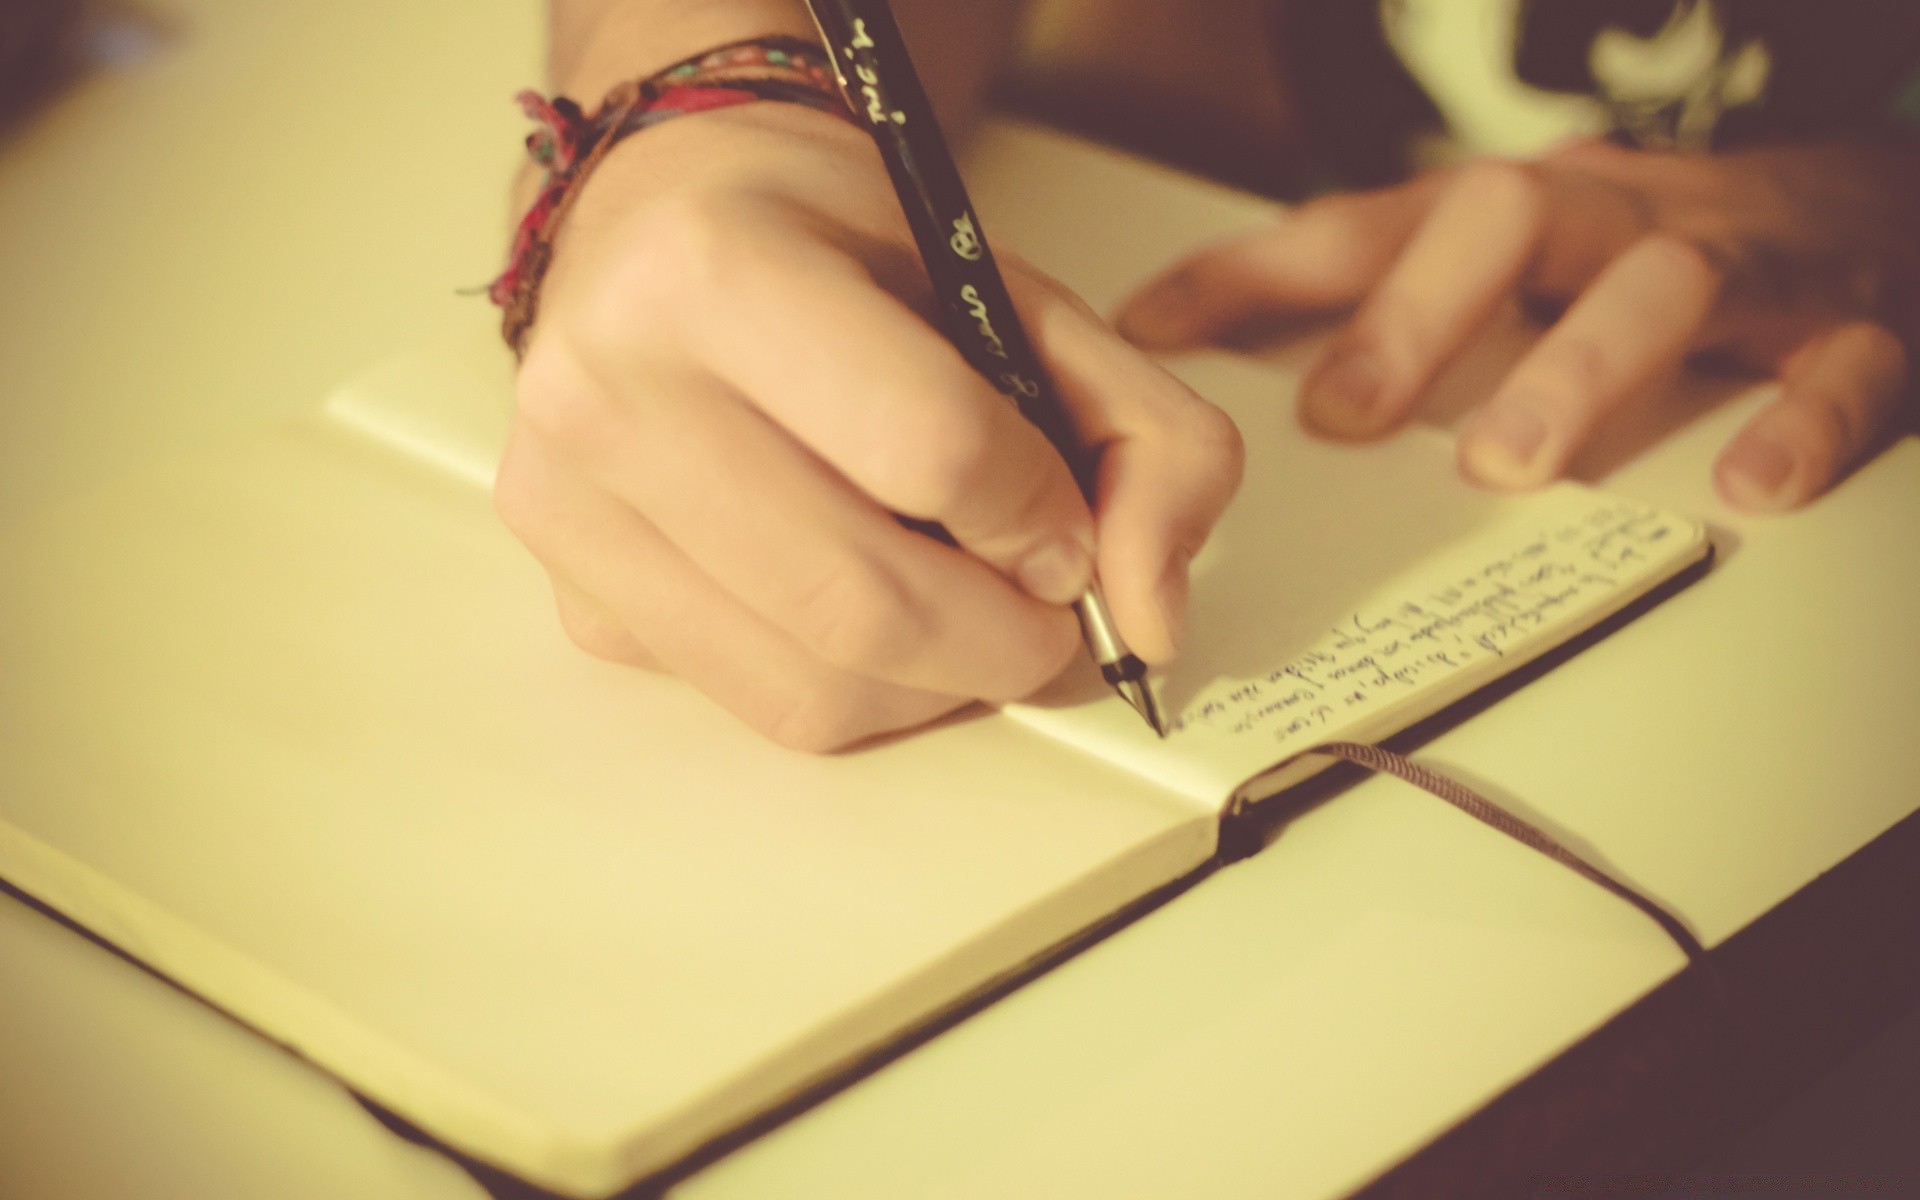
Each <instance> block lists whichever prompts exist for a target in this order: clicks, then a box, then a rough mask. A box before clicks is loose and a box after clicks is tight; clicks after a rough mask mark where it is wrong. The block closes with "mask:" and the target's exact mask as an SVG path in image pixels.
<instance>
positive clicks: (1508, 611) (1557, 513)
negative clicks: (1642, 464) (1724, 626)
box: [1009, 360, 1704, 806]
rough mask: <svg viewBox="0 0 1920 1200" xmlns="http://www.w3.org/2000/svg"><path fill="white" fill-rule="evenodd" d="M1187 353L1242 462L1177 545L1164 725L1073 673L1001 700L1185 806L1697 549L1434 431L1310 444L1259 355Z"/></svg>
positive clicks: (1647, 518)
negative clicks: (1214, 504)
mask: <svg viewBox="0 0 1920 1200" xmlns="http://www.w3.org/2000/svg"><path fill="white" fill-rule="evenodd" d="M1184 369H1185V371H1186V373H1187V375H1188V377H1189V381H1190V382H1192V383H1193V384H1194V385H1195V387H1196V388H1197V389H1198V390H1200V391H1201V392H1202V394H1204V395H1206V396H1208V397H1209V398H1210V399H1212V400H1213V401H1214V402H1215V403H1218V404H1221V405H1222V406H1224V407H1226V408H1227V409H1228V410H1229V411H1230V412H1231V413H1233V415H1234V417H1235V419H1236V420H1237V421H1238V423H1239V424H1240V426H1241V429H1242V432H1243V434H1244V435H1245V437H1246V440H1247V460H1248V465H1247V483H1246V485H1245V487H1244V488H1243V491H1242V494H1241V495H1240V496H1239V497H1238V499H1237V500H1236V501H1235V503H1234V505H1233V507H1232V509H1231V510H1230V511H1229V512H1228V514H1227V516H1226V517H1225V519H1224V520H1223V521H1222V522H1221V524H1220V527H1219V528H1218V530H1217V531H1216V533H1215V535H1214V538H1213V540H1212V542H1211V543H1210V544H1209V546H1208V548H1207V550H1206V551H1205V552H1204V553H1203V554H1202V555H1201V557H1200V559H1199V560H1198V561H1197V562H1196V564H1195V572H1194V595H1193V602H1192V610H1191V617H1190V636H1189V642H1188V645H1187V646H1186V648H1185V649H1184V651H1183V654H1182V656H1181V658H1180V660H1179V662H1178V663H1177V664H1176V665H1175V666H1174V668H1173V669H1172V671H1171V672H1170V673H1169V674H1168V675H1167V676H1166V677H1165V678H1164V679H1163V680H1162V681H1161V683H1160V694H1161V698H1162V700H1163V702H1164V703H1165V704H1166V706H1167V707H1168V709H1169V711H1170V712H1171V713H1172V714H1173V721H1172V725H1173V730H1172V732H1171V734H1170V736H1169V737H1168V738H1167V739H1165V740H1164V741H1162V740H1159V739H1156V738H1155V737H1154V736H1153V735H1152V733H1151V732H1150V731H1148V730H1147V729H1146V728H1145V727H1144V726H1143V725H1142V723H1141V722H1140V719H1139V717H1138V716H1137V715H1136V714H1135V713H1134V712H1133V711H1132V710H1131V709H1130V708H1128V707H1127V706H1126V705H1125V704H1123V703H1121V702H1120V701H1119V700H1117V699H1116V698H1114V697H1112V696H1111V695H1110V694H1108V693H1107V691H1106V689H1105V688H1104V687H1102V686H1101V685H1100V683H1099V682H1098V680H1097V679H1095V678H1093V677H1092V673H1091V671H1090V670H1084V671H1080V672H1076V673H1075V674H1073V675H1072V676H1070V677H1069V678H1067V679H1064V680H1062V681H1061V682H1060V683H1059V684H1057V685H1056V686H1055V687H1053V688H1051V689H1049V691H1048V692H1047V693H1045V694H1044V695H1042V696H1040V697H1038V698H1036V700H1035V701H1034V702H1033V703H1030V704H1023V705H1017V706H1014V707H1013V708H1012V709H1010V710H1009V711H1011V712H1012V713H1013V715H1014V716H1016V717H1017V718H1018V719H1019V720H1021V721H1023V722H1026V723H1028V724H1030V725H1032V726H1033V727H1035V728H1037V729H1041V730H1043V731H1045V732H1047V733H1048V734H1049V735H1050V736H1054V737H1058V738H1061V739H1062V740H1065V741H1070V742H1072V743H1074V744H1076V745H1079V746H1081V747H1083V748H1085V749H1087V750H1090V751H1091V752H1093V753H1095V754H1097V755H1099V756H1100V757H1102V758H1105V759H1108V760H1110V761H1113V762H1117V763H1120V764H1121V765H1123V766H1125V767H1127V768H1128V769H1129V770H1132V771H1135V772H1138V773H1140V774H1142V775H1145V776H1148V777H1150V778H1153V779H1157V780H1160V781H1161V782H1163V783H1165V784H1167V785H1168V786H1169V787H1171V788H1173V789H1175V790H1177V791H1179V792H1180V793H1181V794H1183V795H1185V796H1188V797H1190V798H1191V799H1192V800H1193V801H1195V802H1196V803H1198V804H1201V805H1205V806H1217V805H1218V804H1219V803H1220V802H1221V801H1223V800H1224V799H1226V798H1227V796H1228V795H1229V794H1230V793H1232V792H1233V791H1234V789H1235V788H1236V787H1238V786H1239V785H1240V784H1242V783H1244V782H1245V781H1247V780H1249V779H1250V778H1252V777H1253V776H1255V775H1257V774H1259V773H1261V772H1263V771H1264V770H1266V769H1267V768H1268V767H1270V766H1273V765H1274V764H1276V763H1279V762H1281V761H1283V760H1285V759H1288V758H1290V757H1292V756H1293V755H1296V754H1299V753H1300V752H1301V751H1302V750H1305V749H1307V748H1309V747H1311V746H1313V745H1314V744H1316V743H1319V742H1325V741H1332V740H1339V739H1345V738H1359V739H1372V738H1377V737H1381V736H1385V735H1386V734H1389V733H1391V732H1393V731H1394V730H1397V729H1399V728H1401V727H1403V726H1405V725H1407V724H1410V723H1411V722H1413V721H1415V720H1418V719H1419V718H1420V717H1422V716H1425V715H1428V714H1430V713H1432V712H1434V711H1437V710H1438V709H1439V708H1441V707H1444V705H1445V704H1447V703H1450V702H1452V701H1453V700H1455V699H1458V698H1460V697H1461V696H1463V695H1465V694H1467V693H1468V692H1471V691H1472V690H1473V689H1474V688H1476V687H1478V686H1480V685H1482V684H1484V683H1486V682H1488V681H1490V680H1492V679H1493V678H1496V677H1498V676H1499V675H1501V674H1504V673H1505V672H1506V671H1508V670H1511V669H1514V668H1515V667H1517V666H1519V665H1520V664H1522V663H1524V662H1526V661H1528V660H1529V659H1531V658H1533V657H1535V656H1537V655H1538V654H1539V653H1541V652H1543V651H1544V650H1546V649H1550V648H1551V647H1553V646H1555V645H1558V644H1559V643H1561V642H1563V641H1565V640H1566V639H1567V638H1568V637H1571V636H1573V635H1574V634H1576V633H1578V632H1580V631H1581V630H1582V629H1584V628H1586V627H1587V626H1589V625H1591V624H1593V623H1594V622H1595V621H1597V620H1598V619H1600V618H1602V617H1604V616H1606V615H1608V614H1610V613H1611V612H1613V611H1615V610H1616V609H1618V608H1619V607H1621V606H1622V605H1623V604H1625V603H1628V602H1630V601H1631V600H1632V599H1634V598H1635V597H1637V596H1639V595H1641V594H1642V593H1644V592H1645V591H1646V590H1647V589H1648V588H1650V587H1651V586H1653V585H1654V584H1656V583H1658V582H1659V581H1661V580H1663V579H1665V578H1667V577H1668V576H1670V575H1672V574H1673V573H1674V572H1675V571H1676V570H1678V569H1679V568H1680V567H1682V566H1684V565H1685V564H1687V563H1689V562H1692V561H1694V560H1695V559H1697V558H1698V557H1700V555H1701V553H1702V551H1703V549H1704V541H1703V539H1704V532H1703V530H1702V529H1701V528H1700V526H1699V525H1697V524H1695V523H1693V522H1690V521H1686V520H1684V519H1682V518H1679V517H1676V516H1673V515H1671V514H1668V513H1663V512H1661V511H1659V510H1657V509H1654V508H1652V507H1649V506H1647V505H1643V504H1638V503H1635V502H1632V501H1629V500H1624V499H1621V498H1617V497H1611V496H1608V495H1605V494H1602V493H1599V492H1595V491H1593V490H1591V489H1588V488H1584V487H1581V486H1578V485H1575V484H1559V485H1556V486H1554V487H1552V488H1549V489H1547V490H1545V491H1543V492H1539V493H1536V494H1532V495H1526V496H1516V497H1505V496H1495V495H1492V494H1490V493H1487V492H1483V491H1480V490H1478V489H1475V488H1472V487H1470V486H1468V485H1467V484H1465V483H1463V482H1462V481H1461V480H1460V479H1459V477H1458V474H1457V472H1456V470H1455V467H1454V465H1453V455H1452V451H1451V445H1450V441H1449V440H1448V439H1446V438H1443V437H1441V436H1440V435H1438V434H1433V433H1431V432H1428V431H1424V430H1410V431H1407V432H1405V433H1402V434H1401V435H1400V436H1399V437H1398V438H1396V439H1394V440H1391V441H1389V442H1386V443H1384V444H1381V445H1378V446H1372V447H1339V446H1332V445H1328V444H1325V443H1321V442H1316V441H1313V440H1311V439H1309V438H1307V437H1306V436H1305V435H1304V434H1302V433H1300V432H1299V430H1298V429H1297V427H1296V426H1295V425H1294V422H1293V419H1292V416H1291V413H1290V412H1289V411H1288V404H1289V403H1290V401H1289V400H1288V399H1287V398H1284V397H1282V396H1281V395H1279V394H1277V393H1278V389H1277V388H1276V387H1275V377H1274V376H1273V375H1272V374H1271V373H1270V372H1267V371H1263V370H1260V369H1258V368H1256V367H1253V366H1251V365H1247V364H1242V363H1235V362H1230V361H1226V360H1210V361H1197V362H1195V363H1192V364H1189V365H1188V366H1187V367H1185V368H1184ZM1314 761H1315V762H1322V761H1324V760H1314ZM1301 773H1302V772H1301V771H1299V770H1296V771H1294V772H1293V773H1292V774H1291V775H1290V776H1289V777H1288V778H1287V779H1285V780H1282V781H1281V782H1289V781H1291V779H1293V778H1298V777H1299V775H1300V774H1301Z"/></svg>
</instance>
